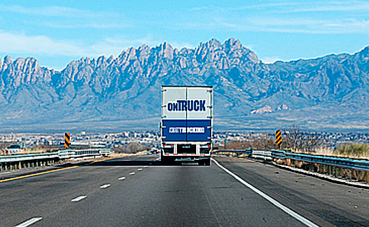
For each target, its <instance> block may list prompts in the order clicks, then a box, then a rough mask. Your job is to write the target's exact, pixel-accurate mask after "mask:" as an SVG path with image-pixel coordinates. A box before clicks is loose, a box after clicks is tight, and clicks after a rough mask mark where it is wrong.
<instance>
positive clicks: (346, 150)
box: [337, 143, 369, 157]
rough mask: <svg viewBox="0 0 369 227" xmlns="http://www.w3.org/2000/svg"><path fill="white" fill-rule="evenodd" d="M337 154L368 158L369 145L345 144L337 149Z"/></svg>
mask: <svg viewBox="0 0 369 227" xmlns="http://www.w3.org/2000/svg"><path fill="white" fill-rule="evenodd" d="M337 153H338V154H340V155H344V156H348V157H350V156H353V157H368V156H369V145H368V144H364V143H350V144H347V143H346V144H344V145H342V146H339V147H338V148H337Z"/></svg>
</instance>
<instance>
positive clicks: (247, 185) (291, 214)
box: [212, 159, 318, 227]
mask: <svg viewBox="0 0 369 227" xmlns="http://www.w3.org/2000/svg"><path fill="white" fill-rule="evenodd" d="M212 161H213V162H214V163H215V164H217V166H218V167H219V168H221V169H222V170H224V171H225V172H226V173H228V174H229V175H231V176H232V177H233V178H235V179H236V180H238V181H239V182H241V183H242V184H243V185H245V186H246V187H248V188H249V189H251V190H253V191H254V192H256V193H257V194H259V195H260V196H262V197H263V198H264V199H266V200H268V201H269V202H270V203H272V204H273V205H275V206H276V207H278V208H279V209H281V210H283V211H284V212H286V213H287V214H289V215H290V216H292V217H293V218H295V219H297V220H299V221H300V222H302V223H303V224H305V225H306V226H311V227H318V225H316V224H315V223H313V222H311V221H310V220H308V219H306V218H304V217H303V216H301V215H299V214H298V213H296V212H294V211H293V210H291V209H289V208H288V207H286V206H284V205H282V204H281V203H279V202H278V201H276V200H275V199H273V198H272V197H270V196H268V195H267V194H265V193H264V192H262V191H260V190H259V189H257V188H255V187H254V186H252V185H251V184H249V183H247V182H246V181H244V180H243V179H241V178H240V177H239V176H237V175H236V174H234V173H232V172H231V171H230V170H228V169H226V168H225V167H223V166H222V165H221V164H219V163H218V162H217V161H216V160H214V159H212Z"/></svg>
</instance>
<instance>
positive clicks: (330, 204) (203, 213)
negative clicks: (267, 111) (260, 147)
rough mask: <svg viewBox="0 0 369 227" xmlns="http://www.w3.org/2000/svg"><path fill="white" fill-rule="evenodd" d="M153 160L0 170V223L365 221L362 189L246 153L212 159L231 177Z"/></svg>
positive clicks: (367, 199) (215, 169) (368, 199)
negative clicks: (253, 158) (245, 157)
mask: <svg viewBox="0 0 369 227" xmlns="http://www.w3.org/2000/svg"><path fill="white" fill-rule="evenodd" d="M156 159H158V156H154V155H152V156H141V157H137V156H136V157H126V158H121V159H112V160H106V161H100V162H95V163H91V162H86V163H82V164H79V165H64V166H58V167H52V168H45V169H41V170H40V169H39V170H35V171H33V170H32V171H31V172H30V171H29V170H28V171H27V172H22V171H20V172H15V173H7V174H3V173H2V174H1V175H0V178H4V179H3V181H4V180H6V179H12V178H13V177H18V179H15V180H9V181H5V182H0V221H1V222H0V226H16V225H19V224H23V226H27V224H32V223H33V224H32V226H306V224H309V223H310V224H312V223H315V224H316V225H320V226H335V225H336V226H368V225H369V215H368V214H369V211H368V207H367V206H369V190H367V189H361V188H355V187H352V186H346V185H341V184H336V183H332V182H327V181H324V180H321V179H318V178H314V177H310V176H306V175H302V174H298V173H294V172H291V171H287V170H284V169H279V168H277V167H274V166H272V165H266V164H263V163H260V162H256V161H253V160H248V159H238V158H228V157H215V159H216V160H217V161H218V162H219V163H220V165H222V166H224V167H225V168H226V169H228V170H229V171H231V172H232V173H234V174H236V175H237V176H238V177H240V179H238V180H237V179H235V178H234V177H233V176H231V175H230V173H227V172H226V171H224V170H223V169H221V168H220V167H219V166H218V165H216V164H215V163H214V162H213V163H212V165H211V166H210V167H207V166H192V165H183V166H180V165H178V166H163V165H161V163H160V161H157V160H156ZM35 173H36V174H39V175H35V176H31V177H24V176H28V175H30V174H35ZM239 180H241V181H244V183H246V184H249V186H245V184H243V183H241V182H240V181H239ZM250 187H251V188H253V187H254V188H253V189H254V190H252V189H250ZM255 188H256V189H258V190H260V191H261V193H265V194H264V197H263V196H261V195H260V193H259V194H258V193H256V192H255ZM265 195H267V196H269V198H271V199H272V200H273V201H275V202H271V201H268V200H267V199H266V198H265ZM276 203H277V204H276ZM278 204H279V205H278ZM290 211H291V212H292V214H291V212H290ZM295 214H297V216H295ZM299 218H302V219H303V220H301V219H299ZM304 220H305V221H306V220H307V221H308V222H309V223H306V222H305V221H304Z"/></svg>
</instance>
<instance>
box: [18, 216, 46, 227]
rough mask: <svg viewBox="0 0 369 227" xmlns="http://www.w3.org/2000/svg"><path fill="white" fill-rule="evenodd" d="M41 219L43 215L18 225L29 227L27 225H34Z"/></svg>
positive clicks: (19, 226)
mask: <svg viewBox="0 0 369 227" xmlns="http://www.w3.org/2000/svg"><path fill="white" fill-rule="evenodd" d="M41 220H42V217H37V218H31V219H29V220H28V221H25V222H23V223H21V224H19V225H17V226H16V227H27V226H30V225H33V224H34V223H36V222H38V221H41Z"/></svg>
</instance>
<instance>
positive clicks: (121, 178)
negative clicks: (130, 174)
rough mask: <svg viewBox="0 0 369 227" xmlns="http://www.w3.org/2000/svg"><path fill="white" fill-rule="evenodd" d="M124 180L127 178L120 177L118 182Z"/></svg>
mask: <svg viewBox="0 0 369 227" xmlns="http://www.w3.org/2000/svg"><path fill="white" fill-rule="evenodd" d="M124 179H126V178H125V177H120V178H118V180H124Z"/></svg>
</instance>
